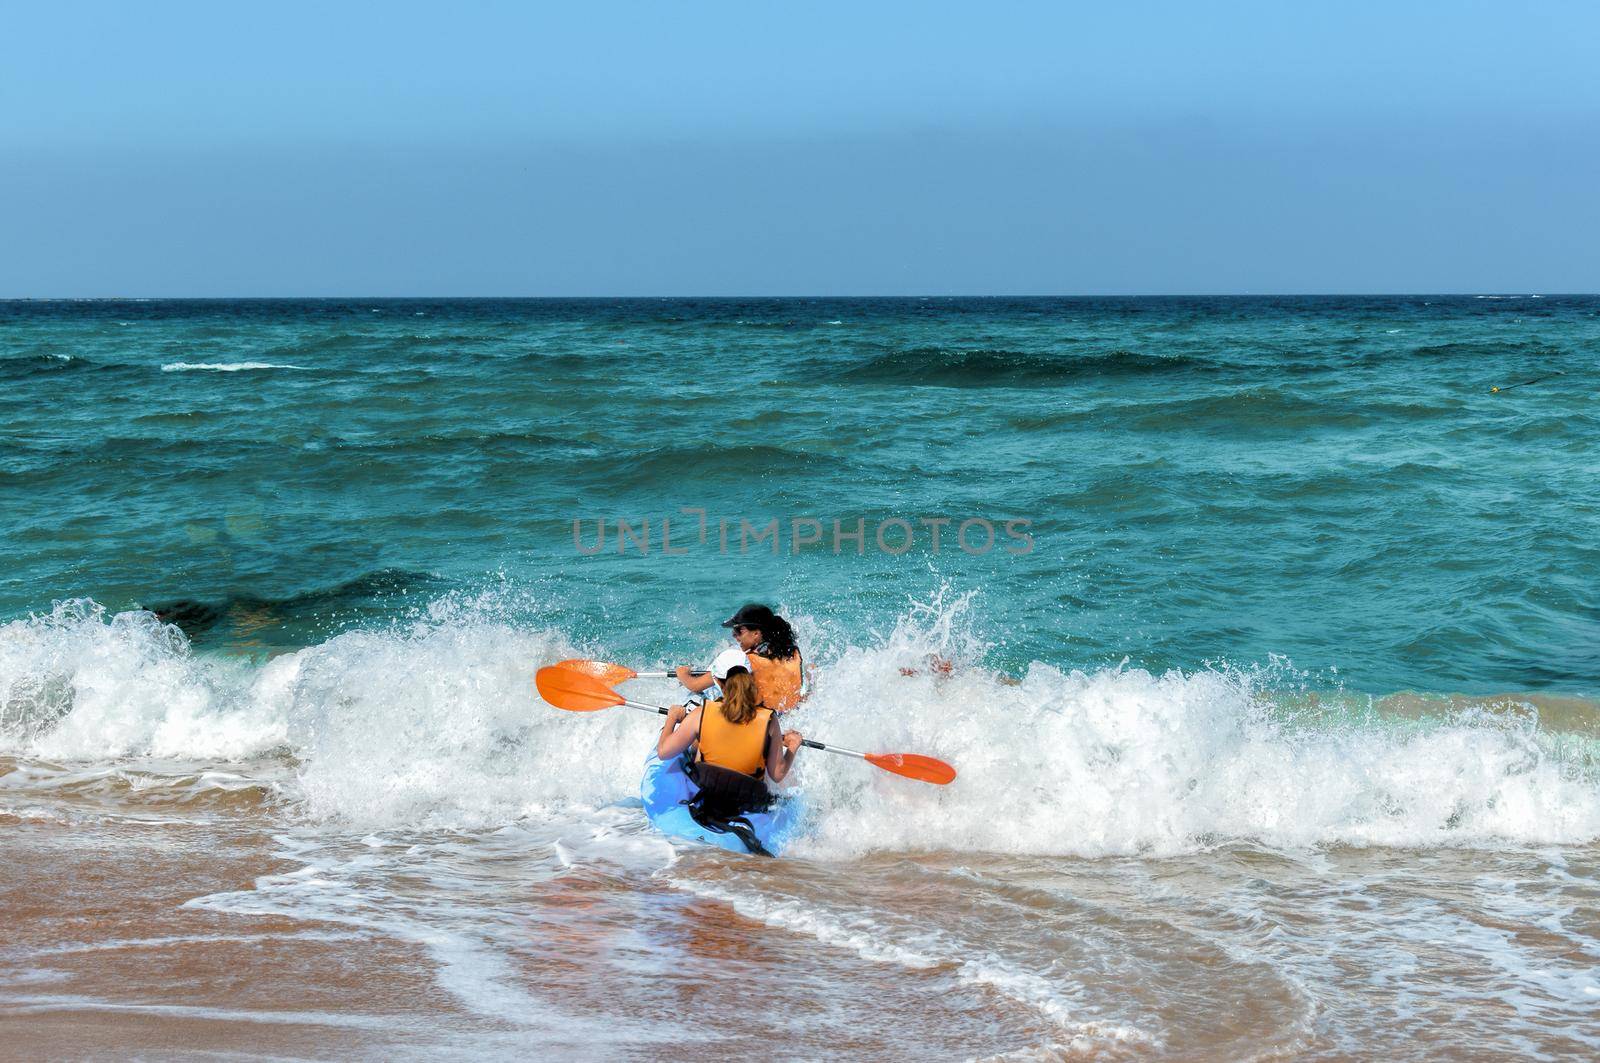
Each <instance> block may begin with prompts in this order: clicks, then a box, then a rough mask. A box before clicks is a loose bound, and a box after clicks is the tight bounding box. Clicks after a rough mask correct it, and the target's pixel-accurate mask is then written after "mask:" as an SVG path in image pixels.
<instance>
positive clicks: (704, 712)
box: [656, 649, 801, 820]
mask: <svg viewBox="0 0 1600 1063" xmlns="http://www.w3.org/2000/svg"><path fill="white" fill-rule="evenodd" d="M711 675H712V677H713V678H714V680H715V682H716V683H717V685H718V686H719V687H720V688H721V693H722V697H721V698H720V699H718V700H715V701H707V702H706V703H705V704H703V705H701V706H699V707H698V708H695V709H692V710H691V709H690V708H689V707H688V706H687V705H674V706H672V707H671V708H670V709H668V710H667V721H666V723H665V724H663V725H662V728H661V737H660V738H659V739H657V741H656V756H657V757H659V758H661V759H662V760H668V759H670V758H672V757H676V756H678V755H680V754H681V753H683V752H684V751H685V750H687V749H688V748H689V747H690V746H691V745H695V744H696V743H698V748H697V749H696V751H695V754H694V756H693V758H692V760H691V762H690V763H688V764H686V765H685V770H686V771H687V773H688V774H689V776H690V778H692V779H693V780H694V781H695V783H696V785H697V786H698V787H699V793H698V794H696V796H695V802H696V803H697V805H698V807H697V808H696V809H695V811H696V813H697V818H699V814H701V813H703V814H704V815H706V816H707V817H708V818H710V819H714V820H725V819H727V818H729V817H730V816H737V815H739V814H740V813H743V812H749V811H754V810H758V809H760V808H764V807H765V806H766V805H768V804H770V803H771V800H772V798H771V794H770V793H769V792H768V791H767V788H766V785H765V783H764V782H763V781H762V780H763V779H764V778H770V779H771V780H772V781H773V782H782V781H783V779H784V776H786V775H788V774H789V768H790V767H791V766H792V765H793V764H794V758H795V754H796V753H798V752H799V750H800V740H801V735H800V732H798V731H788V732H782V731H780V730H779V728H778V721H777V718H776V717H775V716H774V714H773V711H772V710H771V709H769V708H765V707H764V706H762V705H761V704H760V702H759V695H758V693H757V691H756V683H755V677H754V676H753V675H751V673H750V668H749V661H748V660H747V659H746V658H745V655H744V651H743V650H737V649H727V650H723V651H722V652H721V653H719V654H717V659H716V660H714V661H712V662H711Z"/></svg>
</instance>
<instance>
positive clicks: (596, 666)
mask: <svg viewBox="0 0 1600 1063" xmlns="http://www.w3.org/2000/svg"><path fill="white" fill-rule="evenodd" d="M551 667H553V668H570V669H572V670H573V671H574V672H582V673H583V674H584V675H592V676H594V677H595V678H596V679H598V680H600V681H601V682H602V683H605V684H606V685H607V686H611V685H612V684H614V683H624V682H627V681H628V680H629V679H676V678H677V673H676V672H635V671H634V670H633V669H632V668H629V667H628V666H627V665H625V664H609V663H607V662H605V661H586V660H583V659H581V658H577V657H574V658H572V659H571V660H567V661H557V662H556V663H555V664H554V665H552V666H551ZM689 674H690V675H705V674H706V673H705V672H704V671H703V670H695V669H690V671H689Z"/></svg>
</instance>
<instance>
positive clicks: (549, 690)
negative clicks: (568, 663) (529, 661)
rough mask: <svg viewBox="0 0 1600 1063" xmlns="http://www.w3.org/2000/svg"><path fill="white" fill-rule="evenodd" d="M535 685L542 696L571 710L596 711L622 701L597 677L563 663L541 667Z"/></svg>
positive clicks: (620, 697)
mask: <svg viewBox="0 0 1600 1063" xmlns="http://www.w3.org/2000/svg"><path fill="white" fill-rule="evenodd" d="M533 685H534V686H536V687H538V688H539V696H540V697H541V698H543V699H544V700H546V701H548V702H549V703H550V704H552V705H554V706H555V707H556V708H558V709H566V710H567V711H568V712H594V711H595V710H596V709H609V708H611V706H613V705H621V704H622V701H623V698H622V695H620V694H618V693H617V692H616V691H615V690H612V689H611V688H610V687H608V686H606V685H605V684H604V683H602V682H601V681H600V680H598V679H596V678H595V677H594V676H592V675H584V674H583V673H582V672H575V671H573V670H572V669H571V668H563V667H561V666H560V665H554V666H552V667H550V668H541V669H539V671H538V672H536V673H535V674H534V677H533Z"/></svg>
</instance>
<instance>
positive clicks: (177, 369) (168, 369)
mask: <svg viewBox="0 0 1600 1063" xmlns="http://www.w3.org/2000/svg"><path fill="white" fill-rule="evenodd" d="M304 368H305V366H303V365H288V364H284V363H280V362H168V363H166V364H165V365H163V366H162V367H161V371H162V372H163V373H189V372H211V373H243V372H250V371H253V370H257V369H304Z"/></svg>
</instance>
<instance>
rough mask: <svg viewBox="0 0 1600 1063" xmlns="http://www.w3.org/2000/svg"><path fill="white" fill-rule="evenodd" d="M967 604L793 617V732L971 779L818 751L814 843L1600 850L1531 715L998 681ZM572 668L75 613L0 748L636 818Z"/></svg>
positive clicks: (809, 842)
mask: <svg viewBox="0 0 1600 1063" xmlns="http://www.w3.org/2000/svg"><path fill="white" fill-rule="evenodd" d="M965 607H966V606H965V604H964V603H961V602H957V603H954V604H948V605H943V604H941V605H939V606H937V607H924V608H921V609H913V610H911V611H910V612H908V613H907V615H906V617H904V618H903V619H902V622H901V624H900V625H899V626H898V627H897V628H896V629H895V631H893V632H891V633H890V634H889V635H887V636H884V637H882V638H879V639H877V640H876V641H875V642H874V644H873V645H870V646H848V645H830V644H829V640H828V639H827V638H825V637H823V636H822V635H821V634H820V633H819V631H818V630H817V627H816V625H815V624H813V623H812V622H809V621H807V620H805V619H804V618H801V620H800V622H799V624H798V626H799V629H800V631H801V634H802V636H803V639H804V641H805V644H806V645H807V646H808V647H811V648H812V650H813V654H812V659H813V661H815V662H819V663H817V665H816V668H817V671H816V674H815V684H814V692H813V694H812V697H811V699H810V701H809V702H808V703H807V704H806V705H805V706H803V707H802V708H801V709H800V710H798V711H797V712H796V713H795V714H794V715H793V716H792V717H791V719H792V721H793V725H794V726H796V727H798V728H800V729H801V730H802V731H804V732H806V733H807V734H809V735H812V736H814V737H816V738H819V739H821V740H823V741H826V742H831V743H836V744H839V745H843V746H846V747H852V748H857V749H866V750H872V751H885V752H895V751H906V752H920V753H926V754H929V755H932V756H936V757H940V758H942V759H945V760H948V761H949V762H951V763H952V764H954V765H955V766H956V767H957V769H958V770H959V772H960V777H959V778H958V779H957V780H956V781H955V783H953V784H952V785H950V786H948V787H934V786H929V785H926V784H922V783H917V782H913V781H909V780H906V779H902V778H899V777H897V776H893V775H890V774H888V773H885V772H881V771H878V770H875V769H873V768H871V767H868V766H867V765H864V764H862V763H860V762H859V761H855V760H852V759H848V758H843V757H836V756H830V755H828V754H826V753H819V752H815V751H807V752H805V753H804V754H803V755H802V756H801V758H800V761H799V764H798V767H797V771H796V775H795V784H796V786H797V787H798V788H799V789H801V790H802V791H803V792H804V793H805V794H806V798H807V801H808V804H809V806H810V812H809V819H808V828H807V833H806V835H805V836H804V837H803V838H802V839H801V840H800V841H799V842H798V843H797V850H796V851H797V852H798V853H800V854H802V855H810V856H813V857H821V858H828V859H833V858H842V857H849V856H852V855H855V854H859V853H864V852H870V851H915V850H956V851H994V852H1005V853H1018V854H1066V855H1083V856H1101V855H1112V854H1149V855H1166V854H1176V853H1182V852H1192V851H1195V850H1197V849H1204V848H1206V847H1209V846H1212V845H1216V844H1226V843H1229V842H1232V841H1237V840H1253V841H1257V842H1260V843H1262V844H1265V845H1269V846H1274V847H1279V848H1298V847H1312V846H1319V845H1324V846H1325V845H1357V846H1422V847H1427V846H1441V845H1442V846H1481V845H1489V846H1496V845H1503V844H1514V845H1546V844H1575V843H1582V842H1588V841H1593V840H1595V839H1597V838H1600V786H1597V785H1596V782H1597V780H1596V778H1595V768H1594V760H1593V757H1592V755H1591V754H1590V753H1586V752H1585V750H1586V749H1588V748H1589V745H1590V744H1592V742H1591V740H1589V739H1587V738H1584V737H1583V736H1581V735H1573V734H1564V735H1553V734H1550V733H1546V732H1544V731H1541V730H1540V729H1539V727H1538V722H1537V714H1535V713H1529V714H1527V715H1525V716H1517V717H1515V718H1512V717H1508V716H1504V715H1501V716H1491V715H1490V714H1488V713H1479V714H1471V713H1465V714H1463V713H1457V714H1455V715H1448V716H1443V715H1442V716H1439V717H1436V718H1422V719H1399V718H1389V719H1385V718H1382V717H1378V716H1372V715H1367V716H1362V717H1359V718H1356V717H1351V716H1348V715H1345V714H1340V713H1329V714H1327V715H1326V716H1323V717H1317V718H1312V719H1304V720H1301V719H1297V718H1295V717H1293V716H1291V715H1289V714H1287V713H1286V711H1285V710H1284V709H1283V707H1282V705H1281V703H1280V702H1279V701H1276V700H1274V698H1273V697H1271V696H1270V687H1271V682H1270V679H1271V677H1270V676H1267V677H1262V676H1256V675H1250V674H1235V673H1230V672H1220V671H1201V672H1198V673H1193V674H1180V673H1177V672H1170V673H1167V674H1164V675H1156V674H1151V673H1149V672H1145V671H1141V670H1137V669H1127V668H1106V669H1100V670H1096V671H1068V670H1063V669H1059V668H1056V667H1054V666H1051V665H1048V664H1042V663H1037V662H1036V663H1034V664H1033V665H1032V666H1031V667H1030V668H1029V669H1028V670H1027V672H1026V674H1025V675H1023V676H1022V677H1021V679H1020V681H1007V680H1005V679H1003V677H1000V676H997V675H995V674H993V673H992V672H989V671H987V670H984V669H982V668H979V667H976V666H975V665H974V664H973V661H974V660H975V659H976V657H977V656H978V654H979V652H980V650H981V648H980V647H976V646H975V644H973V643H972V641H971V640H970V639H969V638H967V637H966V636H964V635H963V634H962V630H963V625H962V624H961V623H960V621H959V614H960V611H961V609H962V608H965ZM930 652H938V653H940V654H941V655H944V656H948V657H953V658H954V659H955V660H956V664H957V666H956V668H955V670H954V673H953V674H951V675H948V676H946V675H941V674H938V673H937V672H933V671H930V670H928V669H926V668H925V667H924V665H925V662H926V658H927V656H928V654H929V653H930ZM576 655H583V654H582V653H581V651H580V649H579V647H577V646H575V645H573V643H572V642H571V641H570V640H568V639H567V638H566V637H565V636H563V635H562V634H561V633H560V632H555V631H540V630H533V629H529V628H527V627H526V626H521V625H518V624H516V623H514V622H512V621H510V620H508V619H506V618H505V617H504V616H503V615H501V614H500V613H499V612H497V610H496V609H494V608H493V607H492V603H490V604H489V605H484V604H483V603H479V602H471V601H461V600H456V599H446V600H441V601H440V602H437V603H435V604H434V606H433V607H432V608H431V609H430V610H428V611H427V612H426V613H425V614H423V615H420V616H418V617H416V618H415V619H414V620H413V621H412V622H410V623H408V624H405V625H397V626H395V627H392V628H388V629H383V630H372V631H352V632H348V633H346V634H342V635H339V636H337V637H335V638H333V639H330V640H328V641H327V642H324V643H322V644H320V645H316V646H312V647H309V648H306V649H303V650H300V651H298V652H296V653H292V654H287V655H284V656H281V657H278V658H275V659H273V660H271V661H269V662H267V663H266V664H265V665H262V666H253V665H249V664H245V663H242V662H238V661H232V660H220V659H215V658H211V657H207V656H197V655H195V654H193V653H192V652H191V651H190V649H189V646H188V644H187V643H186V641H185V640H184V639H183V637H182V635H181V634H180V633H179V632H178V631H177V630H176V629H175V628H172V627H170V626H166V625H162V624H160V623H159V622H158V621H156V619H155V618H154V617H153V616H151V615H149V614H146V613H124V614H120V615H117V616H111V615H108V614H107V613H105V612H104V611H103V610H101V609H99V608H98V607H97V606H94V605H93V604H92V603H84V602H74V603H66V604H63V605H61V606H58V607H57V608H56V609H55V610H54V611H53V612H52V613H51V614H49V615H45V616H39V617H34V618H31V619H28V620H23V621H16V622H13V623H10V624H7V625H4V626H0V754H20V755H25V756H31V757H39V758H53V759H57V760H63V759H65V760H87V761H104V760H108V759H116V758H127V757H164V758H194V759H200V760H207V759H209V760H212V761H216V760H241V759H249V758H260V757H263V756H271V755H274V754H275V753H276V752H277V751H284V752H288V753H290V754H292V756H293V758H294V760H293V766H292V768H291V767H288V766H286V768H285V772H286V777H285V781H284V783H283V787H282V789H283V793H284V796H285V797H287V798H289V799H291V800H293V801H295V802H297V804H298V805H299V807H300V808H301V810H302V811H303V812H304V813H305V814H307V815H310V816H312V817H316V818H320V819H327V820H334V821H340V822H344V823H348V824H352V825H356V826H360V827H362V828H363V829H369V830H370V829H381V828H385V827H390V826H402V827H483V826H492V825H500V824H506V823H512V822H524V821H528V822H537V821H540V820H543V819H548V818H551V817H563V818H565V817H566V816H567V814H568V813H571V812H574V811H577V812H581V811H583V810H590V811H591V812H592V811H594V810H596V809H600V808H603V807H605V806H611V805H616V804H618V803H631V802H633V801H635V800H636V799H637V794H638V774H639V763H640V760H641V758H642V756H643V752H644V750H645V749H646V748H647V747H648V746H649V744H650V743H651V741H652V740H653V738H654V735H655V728H654V726H653V725H652V724H651V723H650V722H649V721H647V720H645V719H644V718H643V717H642V716H641V715H639V714H637V713H632V712H626V711H613V712H600V713H591V714H573V713H565V712H560V711H557V710H555V709H552V708H550V707H548V706H546V705H545V704H543V703H542V702H541V701H540V700H539V699H538V698H537V696H536V695H535V693H534V691H533V684H532V677H533V671H534V669H535V668H536V667H538V666H539V665H542V664H548V663H553V662H554V661H556V660H559V659H561V658H563V657H569V656H576ZM614 655H616V656H620V657H621V658H622V659H626V654H625V653H621V652H620V651H617V652H616V653H615V654H614ZM636 663H638V664H640V665H646V666H647V665H648V664H649V663H650V662H636ZM905 668H911V669H920V671H919V673H918V674H915V675H911V676H906V675H903V674H902V669H905ZM627 689H628V691H629V692H630V693H634V694H635V696H637V697H639V698H640V700H644V701H652V700H662V701H664V700H666V699H667V698H669V697H671V696H672V685H671V684H670V683H666V682H659V683H656V684H654V685H652V684H650V683H647V682H643V681H641V682H636V683H634V684H631V685H630V686H629V687H628V688H627ZM186 785H187V784H186ZM225 785H233V783H232V782H231V781H229V780H226V779H224V778H222V777H221V776H219V777H218V778H217V779H216V780H213V782H212V783H208V784H207V786H210V787H213V788H215V787H223V786H225ZM629 814H630V815H637V812H630V813H629Z"/></svg>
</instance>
